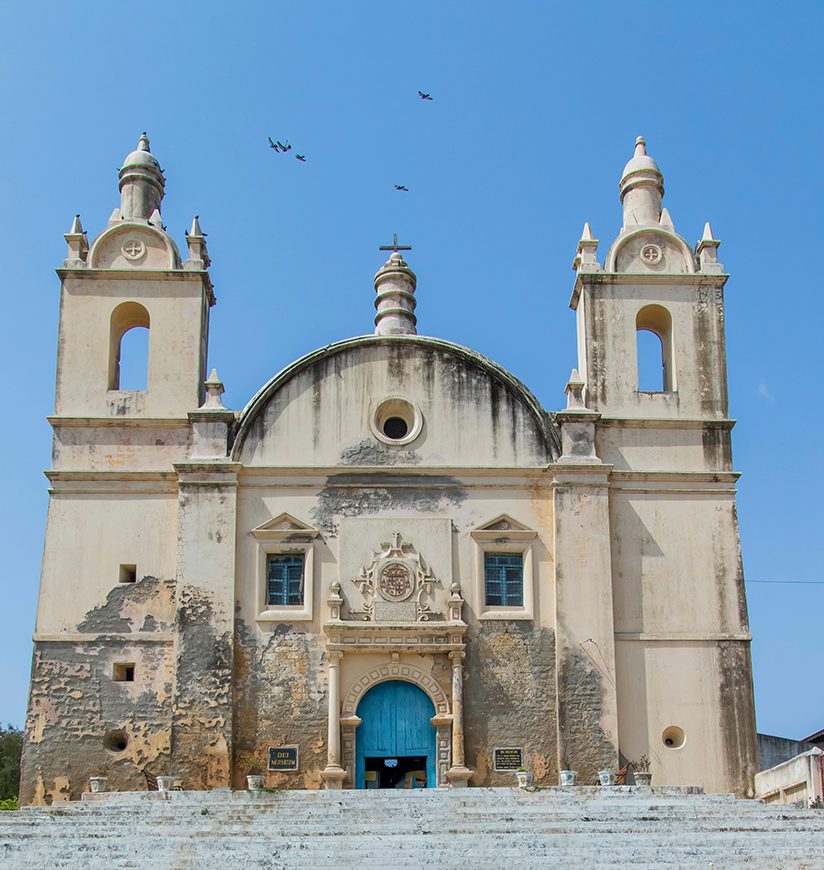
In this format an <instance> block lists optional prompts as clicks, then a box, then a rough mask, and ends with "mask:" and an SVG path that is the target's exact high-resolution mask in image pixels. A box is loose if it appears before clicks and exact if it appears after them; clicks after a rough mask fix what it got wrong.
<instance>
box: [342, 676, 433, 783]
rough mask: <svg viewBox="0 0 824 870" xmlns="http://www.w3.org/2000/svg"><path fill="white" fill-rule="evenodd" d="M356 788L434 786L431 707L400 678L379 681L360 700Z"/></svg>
mask: <svg viewBox="0 0 824 870" xmlns="http://www.w3.org/2000/svg"><path fill="white" fill-rule="evenodd" d="M357 714H358V717H359V718H360V719H361V723H362V724H361V725H360V726H359V727H358V731H357V737H356V746H355V787H356V788H416V787H417V788H421V787H424V788H434V787H435V786H436V785H437V776H436V769H435V757H436V740H435V728H434V726H433V725H432V724H431V722H430V720H431V719H432V717H433V716H434V715H435V706H434V704H433V703H432V701H431V700H430V698H429V697H428V696H427V694H426V692H424V691H423V690H422V689H420V688H418V687H417V686H415V685H413V684H412V683H407V682H405V681H403V680H387V681H385V682H382V683H378V684H377V685H376V686H373V687H372V688H371V689H369V691H368V692H366V693H365V694H364V696H363V697H362V698H361V701H360V703H359V704H358V710H357Z"/></svg>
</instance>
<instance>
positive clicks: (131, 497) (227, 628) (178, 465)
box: [21, 135, 757, 803]
mask: <svg viewBox="0 0 824 870" xmlns="http://www.w3.org/2000/svg"><path fill="white" fill-rule="evenodd" d="M663 192H664V187H663V176H662V174H661V172H660V170H659V169H658V166H657V165H656V163H655V162H654V161H653V160H652V158H651V157H649V156H648V155H647V154H646V147H645V143H644V142H643V140H642V139H640V138H639V140H638V142H637V144H636V149H635V154H634V156H633V157H632V159H631V160H630V161H629V163H628V164H627V165H626V167H625V169H624V173H623V176H622V178H621V182H620V198H621V202H622V207H623V213H624V220H623V228H622V229H621V231H620V233H619V234H618V236H617V238H616V239H615V241H614V242H613V243H612V245H611V246H610V247H609V250H608V252H607V254H606V257H605V259H604V261H603V262H600V261H599V258H598V254H597V247H598V242H597V241H596V240H595V239H594V238H593V237H592V234H591V232H590V230H589V227H588V226H585V227H584V232H583V234H582V238H581V240H580V242H579V245H578V251H577V255H576V256H575V260H574V270H575V281H574V286H573V290H572V297H571V302H570V305H571V307H572V308H573V309H574V310H575V312H576V318H577V329H578V333H577V334H578V363H577V368H576V369H575V370H573V372H572V375H571V377H570V379H569V382H568V383H567V385H566V394H567V403H566V405H567V406H566V408H564V409H561V410H558V411H547V410H545V409H544V408H543V407H542V406H541V404H540V403H539V402H538V401H537V400H536V398H535V397H534V395H533V394H532V393H531V392H530V391H529V389H528V388H527V387H526V386H525V385H524V384H522V383H521V382H520V381H519V380H518V379H517V378H515V377H514V376H513V375H512V374H511V373H509V372H507V371H505V370H504V369H502V368H501V367H500V366H498V365H496V364H495V363H494V362H492V361H491V360H489V359H487V358H485V357H484V356H482V355H481V354H479V353H476V352H475V351H473V350H469V349H467V348H465V347H461V346H459V345H456V344H453V343H451V342H449V341H447V340H444V339H439V338H432V337H426V336H422V335H418V334H417V328H416V317H415V313H414V312H415V305H416V299H415V290H416V278H415V275H414V273H413V272H412V270H411V269H410V267H409V266H408V265H407V263H406V262H405V260H404V259H403V255H402V253H401V251H400V250H398V249H397V244H396V245H395V246H393V249H392V250H391V253H390V255H389V258H388V260H387V262H386V263H385V264H384V265H383V266H382V267H381V268H380V269H379V271H378V272H377V274H376V275H375V290H376V299H375V305H376V309H377V313H376V317H375V332H374V334H370V335H364V336H359V337H356V338H351V339H348V340H345V341H340V342H337V343H335V344H330V345H327V346H325V347H323V348H322V349H320V350H317V351H315V352H313V353H309V354H308V355H307V356H305V357H303V358H302V359H299V360H297V361H296V362H294V363H293V364H292V365H290V366H288V367H287V368H286V369H284V370H283V371H281V372H280V373H279V374H277V375H275V376H274V377H273V378H272V379H271V380H270V381H269V382H268V383H266V384H265V385H264V386H263V387H261V389H260V390H259V392H258V393H257V394H256V395H255V396H254V397H253V398H252V399H251V400H250V402H249V403H248V404H247V406H246V407H245V409H244V410H243V411H242V412H234V411H231V410H228V409H226V408H225V407H224V406H223V404H222V401H221V394H222V392H223V385H222V384H221V382H220V380H219V378H218V376H217V373H216V372H215V371H214V370H213V371H212V373H211V374H210V375H209V376H208V377H207V366H206V360H207V350H208V334H209V312H210V309H211V307H212V306H213V305H214V304H215V296H214V293H213V290H212V285H211V281H210V278H209V271H208V268H209V265H210V263H209V257H208V253H207V249H206V240H205V238H204V234H203V233H202V232H201V229H200V225H199V222H198V220H197V219H195V220H194V221H193V223H192V227H191V230H190V232H189V233H188V234H187V237H186V248H187V250H186V251H185V252H184V253H185V257H184V256H182V255H181V253H180V251H179V250H178V248H177V246H176V244H175V242H174V241H173V239H172V238H171V237H170V236H169V235H168V234H167V232H166V231H165V229H164V227H163V224H162V220H161V217H160V207H161V200H162V198H163V194H164V178H163V174H162V171H161V169H160V166H159V164H158V161H157V159H156V158H155V157H154V156H153V155H152V153H151V151H150V148H149V142H148V140H147V139H146V137H145V135H144V136H143V137H141V140H140V143H139V145H138V148H137V150H135V151H134V152H132V153H131V154H129V155H128V156H127V158H126V160H125V161H124V163H123V166H122V168H121V169H120V194H121V204H120V207H119V208H118V209H116V210H115V211H114V213H113V214H112V216H111V218H110V219H109V222H108V226H107V227H106V228H105V229H104V230H103V231H102V232H101V233H100V234H99V235H98V236H97V237H96V238H95V239H94V241H93V242H91V243H89V242H88V241H87V236H86V234H85V233H84V231H83V229H82V226H81V224H80V219H79V217H78V218H76V219H75V221H74V223H73V225H72V228H71V230H70V232H69V233H68V234H67V235H66V240H67V242H68V256H67V259H66V260H65V261H64V264H63V266H62V267H61V268H60V269H58V274H59V276H60V280H61V282H62V287H61V303H60V328H59V348H58V361H57V389H56V404H55V412H54V415H53V416H52V417H50V418H49V420H50V423H51V424H52V426H53V429H54V448H53V464H52V468H51V470H50V471H49V472H47V476H48V478H49V482H50V503H49V512H48V520H47V528H46V540H45V551H44V559H43V570H42V578H41V587H40V597H39V604H38V613H37V624H36V629H35V635H34V658H33V666H32V682H31V692H30V700H29V712H28V718H27V724H26V736H25V749H24V757H23V773H22V791H21V799H22V800H23V801H24V802H26V803H42V802H51V801H54V800H61V799H66V798H76V797H78V795H79V794H80V793H81V792H82V791H84V790H86V789H87V782H88V777H89V776H92V775H97V774H100V773H105V774H106V775H107V776H108V779H109V788H111V789H115V790H127V789H142V788H144V787H145V785H144V779H143V773H142V772H143V771H144V770H148V771H150V772H151V773H153V774H155V775H157V774H171V775H174V776H175V777H176V778H177V779H178V781H179V782H180V784H181V785H182V786H183V787H184V788H187V789H210V788H219V787H226V786H233V787H244V786H245V776H246V774H247V773H249V772H261V773H263V774H264V776H265V778H266V784H267V785H269V786H272V787H279V788H296V789H319V788H330V789H333V788H378V787H464V786H470V787H471V786H499V785H512V784H513V780H514V776H513V770H514V769H515V768H517V767H523V768H526V769H527V770H528V771H530V772H532V773H533V775H534V777H535V782H536V783H537V784H557V782H558V777H559V772H560V771H561V770H575V771H577V772H578V782H581V783H584V784H589V783H591V782H593V781H594V779H595V777H596V772H597V771H598V770H599V769H604V768H617V767H619V766H621V765H623V764H625V763H626V762H627V761H638V760H639V759H640V758H641V757H642V756H647V757H648V758H649V760H650V764H651V770H652V774H653V782H654V783H656V784H660V785H670V784H672V785H679V784H687V785H701V786H704V788H706V789H707V790H708V791H734V792H736V793H737V794H739V795H742V796H744V795H751V794H752V780H753V775H754V773H755V771H756V769H757V765H756V747H755V721H754V706H753V691H752V678H751V664H750V634H749V631H748V624H747V614H746V602H745V596H744V585H743V574H742V566H741V557H740V547H739V537H738V526H737V517H736V504H735V487H736V480H737V474H736V472H734V471H733V468H732V457H731V446H730V444H731V440H730V433H731V429H732V425H733V422H732V421H731V420H730V419H729V412H728V404H727V384H726V360H725V345H724V285H725V282H726V280H727V275H726V274H725V273H724V270H723V267H722V266H721V264H720V263H719V262H718V259H717V249H718V245H719V243H718V241H717V240H716V239H714V237H713V234H712V232H711V230H710V228H709V225H707V227H706V228H705V232H704V236H703V238H702V240H701V241H700V242H699V243H698V244H697V245H696V246H695V247H694V248H692V247H690V246H689V245H688V244H687V243H686V242H685V240H684V239H683V238H682V237H681V236H680V235H678V234H677V233H676V231H675V228H674V226H673V222H672V220H671V219H670V217H669V214H668V212H667V210H666V209H664V208H662V197H663ZM135 328H142V329H147V330H148V331H149V354H148V376H147V387H146V389H145V390H126V389H121V384H120V373H119V361H120V351H121V343H122V340H123V337H124V335H125V334H126V333H127V332H129V331H130V330H132V329H135ZM648 333H652V334H653V335H654V336H656V337H657V339H656V340H657V342H658V343H660V355H661V382H660V384H658V385H657V387H658V388H657V389H654V390H648V389H641V388H640V385H639V380H638V366H637V347H638V344H637V341H638V336H639V335H641V334H648ZM656 346H657V345H656ZM560 386H562V384H559V388H560Z"/></svg>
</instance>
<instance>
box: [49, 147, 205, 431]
mask: <svg viewBox="0 0 824 870" xmlns="http://www.w3.org/2000/svg"><path fill="white" fill-rule="evenodd" d="M119 179H120V207H119V208H116V209H115V210H114V212H112V215H111V217H110V218H109V223H108V226H107V228H106V229H105V230H103V232H101V233H100V234H99V235H98V236H97V238H96V239H95V240H94V241H93V242H92V244H91V245H89V244H88V242H87V240H86V234H85V233H84V231H83V228H82V225H81V223H80V216H79V215H78V216H76V217H75V219H74V221H73V223H72V227H71V229H70V231H69V232H68V233H67V234H66V241H67V242H68V245H69V250H68V256H67V258H66V260H65V261H64V263H63V268H62V269H59V270H58V274H59V275H60V278H61V279H62V288H61V305H60V331H59V338H58V358H57V390H56V401H55V413H56V415H57V416H58V417H72V418H88V417H101V418H109V417H119V418H128V417H151V418H170V417H171V418H181V419H185V418H186V415H187V413H188V412H189V411H194V410H196V409H197V408H198V407H199V406H200V405H201V404H202V402H203V399H204V393H203V383H204V381H205V379H206V351H207V343H208V335H209V309H210V308H211V306H212V305H214V302H215V297H214V293H213V291H212V284H211V281H210V279H209V273H208V271H207V268H208V266H209V257H208V254H207V253H206V243H205V238H204V236H203V233H202V232H201V230H200V224H199V222H198V220H197V218H195V220H194V221H193V223H192V228H191V231H190V232H189V233H188V234H187V242H188V248H189V250H188V257H187V259H185V260H181V256H180V253H179V252H178V248H177V245H176V244H175V242H174V240H173V239H172V237H171V236H170V235H169V234H168V233H167V232H166V228H165V227H164V226H163V222H162V219H161V216H160V206H161V202H162V200H163V194H164V190H165V186H166V182H165V179H164V176H163V171H162V170H161V168H160V164H159V163H158V161H157V158H156V157H155V156H154V155H153V154H152V153H151V150H150V148H149V140H148V138H147V136H146V134H145V133H144V134H143V135H142V136H141V137H140V140H139V142H138V144H137V148H136V149H135V150H134V151H132V152H131V153H130V154H129V155H128V156H127V157H126V159H125V160H124V161H123V166H122V167H121V168H120V171H119ZM135 328H142V329H146V330H148V334H149V342H148V345H149V351H148V366H147V372H146V388H145V390H124V389H121V383H120V354H121V344H122V341H123V336H124V335H125V334H126V333H127V332H128V331H129V330H132V329H135Z"/></svg>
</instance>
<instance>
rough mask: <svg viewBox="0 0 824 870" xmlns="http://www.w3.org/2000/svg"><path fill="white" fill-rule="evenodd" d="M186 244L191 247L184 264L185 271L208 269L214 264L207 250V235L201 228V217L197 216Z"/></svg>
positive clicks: (187, 234) (187, 235) (187, 236)
mask: <svg viewBox="0 0 824 870" xmlns="http://www.w3.org/2000/svg"><path fill="white" fill-rule="evenodd" d="M186 244H187V245H188V246H189V256H188V258H187V259H186V260H185V261H184V263H183V268H184V269H189V270H202V269H208V268H209V266H210V265H211V264H212V261H211V260H210V259H209V252H208V251H207V250H206V233H204V232H203V230H201V228H200V215H197V214H196V215H195V216H194V219H193V220H192V226H191V228H190V229H189V232H187V233H186Z"/></svg>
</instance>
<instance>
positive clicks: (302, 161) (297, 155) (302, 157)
mask: <svg viewBox="0 0 824 870" xmlns="http://www.w3.org/2000/svg"><path fill="white" fill-rule="evenodd" d="M295 157H297V159H298V160H300V162H301V163H306V155H305V154H295Z"/></svg>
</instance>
